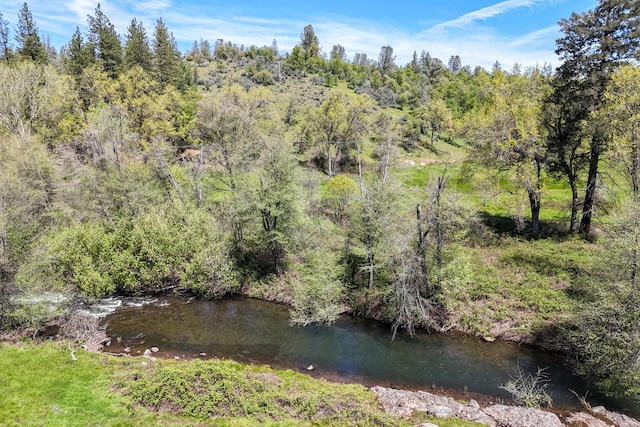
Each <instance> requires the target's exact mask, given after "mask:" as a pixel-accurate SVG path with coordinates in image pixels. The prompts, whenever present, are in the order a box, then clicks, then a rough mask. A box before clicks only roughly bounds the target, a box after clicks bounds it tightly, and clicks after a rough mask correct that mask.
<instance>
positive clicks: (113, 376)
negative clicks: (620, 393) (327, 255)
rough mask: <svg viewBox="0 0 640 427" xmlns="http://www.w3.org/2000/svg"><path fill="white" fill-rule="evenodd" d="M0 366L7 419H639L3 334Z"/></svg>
mask: <svg viewBox="0 0 640 427" xmlns="http://www.w3.org/2000/svg"><path fill="white" fill-rule="evenodd" d="M0 371H1V372H3V378H2V382H0V389H2V393H0V424H1V425H6V426H18V425H20V426H22V425H35V424H38V425H42V424H45V425H47V424H52V425H78V426H84V425H104V426H109V425H133V426H151V425H168V426H173V425H176V426H177V425H181V426H182V425H187V426H195V425H199V426H201V425H232V426H254V425H284V426H294V425H295V426H298V425H302V426H305V425H327V426H333V425H355V426H360V425H362V426H368V425H382V426H413V425H429V426H433V425H435V426H440V427H453V426H459V427H472V426H480V425H489V426H510V427H519V426H522V427H528V426H532V427H533V426H536V427H537V426H548V427H552V426H555V425H557V426H564V425H567V426H572V427H577V426H587V427H600V426H605V425H608V426H619V427H637V426H640V422H638V421H636V420H633V419H631V418H629V417H626V416H624V415H621V414H614V413H611V412H608V411H605V410H604V409H601V408H593V409H592V411H591V412H585V411H580V412H576V413H572V414H563V413H558V412H557V411H556V412H555V413H552V412H548V411H538V410H530V409H526V408H519V407H514V406H506V405H498V404H493V405H485V404H484V403H478V402H477V401H475V399H472V400H467V401H461V399H459V398H457V399H454V398H452V397H447V396H440V395H437V394H436V393H434V392H433V390H431V391H429V392H425V391H407V390H397V389H391V388H385V387H372V388H367V387H364V386H362V385H358V384H338V383H334V382H331V381H327V380H321V379H314V378H311V377H310V376H308V375H304V374H303V373H301V372H294V371H291V370H275V369H272V368H269V367H266V366H250V365H244V364H240V363H237V362H232V361H229V360H218V359H211V360H197V359H190V360H188V359H186V358H185V359H182V360H180V361H176V360H173V359H165V358H155V357H154V356H151V355H149V356H147V357H144V356H141V357H131V356H121V357H116V356H111V355H108V354H105V353H92V352H88V351H85V350H83V349H82V348H81V347H80V346H79V345H78V344H75V343H71V342H68V341H45V342H40V343H32V342H30V341H28V340H27V341H18V342H14V343H11V344H9V343H6V342H5V343H2V344H0ZM440 417H444V418H440ZM556 420H557V423H556Z"/></svg>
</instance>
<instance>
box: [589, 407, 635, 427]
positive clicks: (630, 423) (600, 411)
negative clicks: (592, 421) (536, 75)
mask: <svg viewBox="0 0 640 427" xmlns="http://www.w3.org/2000/svg"><path fill="white" fill-rule="evenodd" d="M591 412H593V413H594V414H597V415H600V416H602V417H604V418H607V419H609V420H611V421H612V422H613V423H614V424H615V425H616V426H617V427H640V421H638V420H636V419H633V418H631V417H628V416H626V415H624V414H619V413H617V412H611V411H608V410H607V409H606V408H604V407H603V406H596V407H595V408H592V409H591Z"/></svg>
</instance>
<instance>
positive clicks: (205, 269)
mask: <svg viewBox="0 0 640 427" xmlns="http://www.w3.org/2000/svg"><path fill="white" fill-rule="evenodd" d="M38 248H39V250H38V251H37V252H34V253H33V254H32V256H31V257H30V258H29V259H28V260H27V262H26V263H24V264H23V266H22V267H21V269H20V270H19V272H18V275H17V278H16V280H17V283H18V284H19V286H20V287H21V288H22V289H30V290H35V289H47V290H63V291H65V292H72V293H74V292H79V293H81V294H83V295H85V296H88V297H102V296H105V295H110V294H114V293H117V292H124V293H129V294H142V293H149V292H161V291H164V290H167V289H178V290H185V291H193V292H196V293H198V294H201V295H205V296H220V295H222V294H224V293H226V292H228V291H231V290H234V289H235V288H236V287H237V277H236V275H235V274H234V273H233V271H232V269H231V265H232V263H231V261H230V258H229V253H228V249H227V247H226V244H225V241H224V239H223V238H222V236H221V235H220V233H219V232H218V228H217V225H216V224H215V222H214V220H213V219H212V218H211V217H210V216H209V215H208V214H207V213H206V212H203V211H201V210H196V209H193V210H190V209H186V208H174V209H166V210H159V211H157V212H147V213H141V214H140V215H138V216H137V217H134V218H132V219H131V220H122V221H120V222H119V223H117V224H115V225H114V226H111V227H107V226H105V225H102V224H101V223H100V222H90V223H86V224H76V225H72V226H69V227H66V228H63V229H61V230H59V231H55V232H52V233H51V234H49V235H48V236H46V237H45V238H44V239H43V240H42V241H41V242H40V244H39V245H38Z"/></svg>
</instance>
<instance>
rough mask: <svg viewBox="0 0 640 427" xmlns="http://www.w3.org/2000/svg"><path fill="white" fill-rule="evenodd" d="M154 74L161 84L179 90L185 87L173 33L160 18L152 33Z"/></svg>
mask: <svg viewBox="0 0 640 427" xmlns="http://www.w3.org/2000/svg"><path fill="white" fill-rule="evenodd" d="M153 54H154V74H155V77H156V79H157V80H158V81H159V82H160V83H162V84H172V85H174V86H175V87H177V88H179V89H181V88H183V87H184V86H185V81H184V74H183V72H182V71H183V70H182V61H181V60H180V51H179V50H178V47H177V44H176V40H175V38H174V37H173V33H171V32H169V29H168V28H167V26H166V25H165V23H164V21H163V20H162V18H159V19H158V20H157V21H156V26H155V29H154V31H153Z"/></svg>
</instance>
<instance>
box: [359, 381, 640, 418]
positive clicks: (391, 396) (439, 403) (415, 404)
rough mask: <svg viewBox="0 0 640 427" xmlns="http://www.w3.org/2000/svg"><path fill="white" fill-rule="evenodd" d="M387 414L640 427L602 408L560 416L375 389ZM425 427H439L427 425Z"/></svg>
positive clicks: (414, 393) (389, 389)
mask: <svg viewBox="0 0 640 427" xmlns="http://www.w3.org/2000/svg"><path fill="white" fill-rule="evenodd" d="M371 391H372V392H374V393H375V394H376V395H377V396H378V401H379V402H380V405H381V406H382V407H383V408H384V410H385V411H386V412H388V413H390V414H394V415H396V416H398V417H400V418H409V417H411V416H412V415H413V414H414V412H424V413H427V414H429V415H432V416H435V417H438V418H460V419H463V420H468V421H474V422H477V423H480V424H484V425H487V426H491V427H564V426H569V427H640V421H637V420H635V419H633V418H631V417H628V416H626V415H623V414H619V413H615V412H611V411H608V410H607V409H605V408H603V407H602V406H599V407H595V408H591V410H590V411H588V412H571V413H568V414H564V415H557V414H555V413H553V412H550V411H545V410H542V409H533V408H526V407H521V406H507V405H497V404H496V405H489V406H486V407H484V408H483V407H481V406H480V405H479V404H478V403H477V402H476V401H475V400H473V399H472V400H470V401H469V402H465V403H461V402H459V401H457V400H455V399H453V398H451V397H446V396H439V395H435V394H432V393H428V392H425V391H417V392H413V391H407V390H397V389H392V388H386V387H379V386H376V387H372V388H371ZM422 427H437V424H431V423H427V424H423V425H422Z"/></svg>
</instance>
